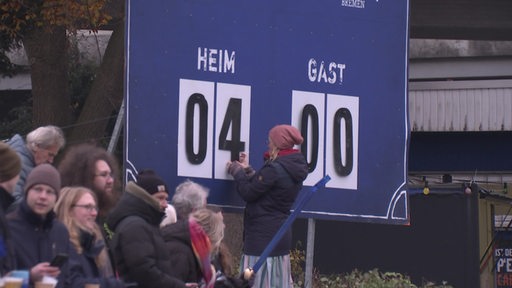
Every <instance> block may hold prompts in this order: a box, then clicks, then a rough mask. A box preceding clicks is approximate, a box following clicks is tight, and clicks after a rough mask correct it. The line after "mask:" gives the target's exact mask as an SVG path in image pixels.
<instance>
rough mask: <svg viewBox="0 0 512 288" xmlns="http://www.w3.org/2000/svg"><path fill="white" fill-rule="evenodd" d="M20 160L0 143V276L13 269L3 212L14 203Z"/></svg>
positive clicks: (10, 245)
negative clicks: (13, 194)
mask: <svg viewBox="0 0 512 288" xmlns="http://www.w3.org/2000/svg"><path fill="white" fill-rule="evenodd" d="M20 171H21V160H20V157H19V156H18V154H16V151H14V150H13V149H12V148H11V147H9V145H7V144H5V143H3V142H0V276H2V275H5V274H6V273H7V272H9V271H11V270H12V269H13V268H14V267H13V265H14V263H13V260H14V258H13V257H14V256H13V253H14V251H13V250H12V244H11V243H10V241H11V239H10V238H11V236H10V233H9V229H8V227H7V221H6V219H5V211H6V210H7V208H8V207H9V205H11V204H12V203H13V202H14V197H13V196H12V193H13V192H14V187H15V186H16V183H17V182H18V179H19V178H20Z"/></svg>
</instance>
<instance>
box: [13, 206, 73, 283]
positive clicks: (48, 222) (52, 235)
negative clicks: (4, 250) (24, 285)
mask: <svg viewBox="0 0 512 288" xmlns="http://www.w3.org/2000/svg"><path fill="white" fill-rule="evenodd" d="M7 223H8V226H9V229H10V232H11V236H12V240H13V241H12V243H13V247H14V252H15V262H16V264H15V269H17V270H30V269H31V268H32V267H34V266H35V265H36V264H39V263H42V262H50V261H51V260H52V259H53V257H55V256H56V255H57V254H60V253H64V254H67V255H69V257H70V259H73V258H74V257H76V256H75V255H76V251H75V249H74V248H73V246H72V244H71V242H70V240H69V233H68V230H67V228H66V226H64V224H62V223H61V222H60V221H58V220H57V219H56V218H55V214H54V213H53V211H52V212H50V213H48V215H47V216H46V218H45V219H42V218H41V217H40V216H38V215H36V214H35V213H34V212H32V210H31V209H30V208H29V206H28V204H27V202H26V201H22V202H21V203H20V205H19V206H18V207H17V208H16V210H15V211H13V212H11V213H9V214H7ZM73 263H74V262H73V261H67V262H66V263H65V264H64V265H63V266H62V267H61V268H60V270H61V273H60V274H59V276H58V278H57V280H58V283H57V287H76V286H75V285H74V283H73V281H74V279H76V276H77V273H78V272H77V268H78V267H77V266H76V265H73ZM75 264H76V263H75Z"/></svg>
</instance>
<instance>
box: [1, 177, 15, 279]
mask: <svg viewBox="0 0 512 288" xmlns="http://www.w3.org/2000/svg"><path fill="white" fill-rule="evenodd" d="M13 202H14V197H12V195H11V194H9V192H7V191H6V190H5V189H4V188H2V187H0V275H5V274H6V273H7V272H9V271H11V270H13V269H14V263H13V261H14V250H13V246H12V243H11V235H10V233H9V228H8V226H7V220H6V219H5V211H6V210H7V208H8V207H9V205H11V204H12V203H13Z"/></svg>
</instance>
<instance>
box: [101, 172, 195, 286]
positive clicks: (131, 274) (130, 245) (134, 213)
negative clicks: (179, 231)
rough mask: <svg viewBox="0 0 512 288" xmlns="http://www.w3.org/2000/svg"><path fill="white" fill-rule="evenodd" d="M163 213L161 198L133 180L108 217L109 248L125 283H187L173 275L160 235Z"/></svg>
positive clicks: (160, 284)
mask: <svg viewBox="0 0 512 288" xmlns="http://www.w3.org/2000/svg"><path fill="white" fill-rule="evenodd" d="M163 216H164V213H163V212H161V211H160V207H159V203H158V201H157V200H156V199H155V198H153V197H151V195H150V194H149V193H147V192H146V191H145V190H144V189H142V188H141V187H139V186H137V184H135V183H134V182H128V184H126V192H125V193H123V196H121V199H120V200H119V202H118V203H117V205H116V207H115V208H114V209H113V211H112V212H111V214H110V215H109V216H108V217H107V221H106V224H107V226H108V228H109V229H110V230H111V231H114V236H113V238H112V241H111V242H110V248H111V251H112V253H113V255H114V261H115V266H116V269H117V272H118V273H119V275H120V276H121V277H122V278H123V280H124V282H125V283H127V285H128V284H131V283H136V284H137V285H138V286H137V287H148V288H153V287H154V288H162V287H166V288H180V287H183V288H184V287H186V286H185V283H184V282H182V281H180V280H179V279H177V278H175V277H173V276H171V274H170V271H171V269H172V266H171V260H170V258H169V254H168V252H167V249H166V247H165V243H164V239H163V238H162V235H161V234H160V228H159V224H160V221H161V219H162V217H163Z"/></svg>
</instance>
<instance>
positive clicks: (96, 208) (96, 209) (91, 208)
mask: <svg viewBox="0 0 512 288" xmlns="http://www.w3.org/2000/svg"><path fill="white" fill-rule="evenodd" d="M73 207H80V208H84V209H86V210H87V211H89V212H93V211H96V212H98V206H96V205H92V204H87V205H73Z"/></svg>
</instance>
